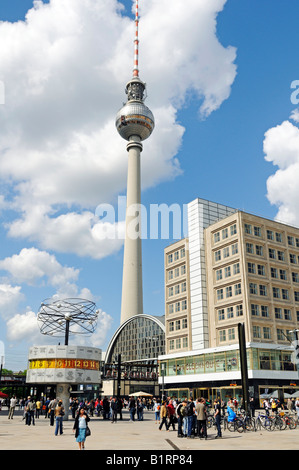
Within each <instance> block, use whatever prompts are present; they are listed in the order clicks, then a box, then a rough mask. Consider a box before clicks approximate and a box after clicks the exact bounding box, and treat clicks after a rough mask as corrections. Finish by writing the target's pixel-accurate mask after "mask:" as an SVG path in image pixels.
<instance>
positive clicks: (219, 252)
mask: <svg viewBox="0 0 299 470" xmlns="http://www.w3.org/2000/svg"><path fill="white" fill-rule="evenodd" d="M220 260H221V250H218V251H215V261H220Z"/></svg>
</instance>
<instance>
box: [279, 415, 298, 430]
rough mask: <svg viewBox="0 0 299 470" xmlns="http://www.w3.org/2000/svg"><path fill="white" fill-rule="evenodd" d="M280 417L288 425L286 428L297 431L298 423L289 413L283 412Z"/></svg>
mask: <svg viewBox="0 0 299 470" xmlns="http://www.w3.org/2000/svg"><path fill="white" fill-rule="evenodd" d="M280 416H281V419H283V421H284V422H285V423H286V427H288V428H289V429H296V427H297V422H296V420H295V419H294V418H293V417H292V416H289V415H288V414H287V413H284V412H281V413H280Z"/></svg>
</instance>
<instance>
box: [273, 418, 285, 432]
mask: <svg viewBox="0 0 299 470" xmlns="http://www.w3.org/2000/svg"><path fill="white" fill-rule="evenodd" d="M269 419H271V421H272V426H273V428H274V429H279V430H280V431H283V430H284V429H286V427H287V425H286V423H285V421H284V420H283V419H282V417H281V416H279V415H275V416H271V417H270V418H269Z"/></svg>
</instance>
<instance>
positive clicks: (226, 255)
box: [223, 246, 229, 258]
mask: <svg viewBox="0 0 299 470" xmlns="http://www.w3.org/2000/svg"><path fill="white" fill-rule="evenodd" d="M228 257H229V246H226V247H225V248H223V258H228Z"/></svg>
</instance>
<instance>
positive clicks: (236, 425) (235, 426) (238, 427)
mask: <svg viewBox="0 0 299 470" xmlns="http://www.w3.org/2000/svg"><path fill="white" fill-rule="evenodd" d="M227 429H228V430H229V431H230V432H235V431H237V432H239V433H241V432H243V431H244V421H243V420H242V419H240V418H238V417H236V418H235V419H234V420H233V421H228V422H227Z"/></svg>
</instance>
